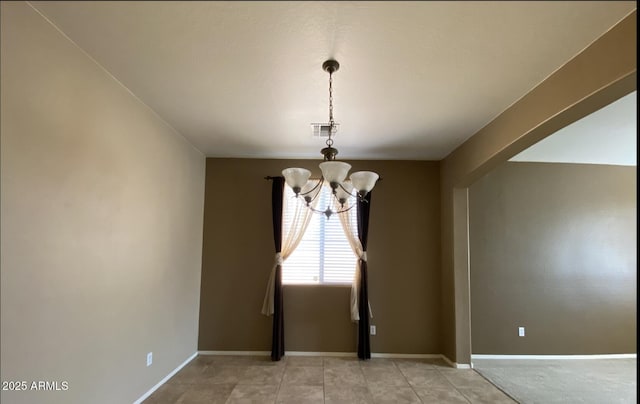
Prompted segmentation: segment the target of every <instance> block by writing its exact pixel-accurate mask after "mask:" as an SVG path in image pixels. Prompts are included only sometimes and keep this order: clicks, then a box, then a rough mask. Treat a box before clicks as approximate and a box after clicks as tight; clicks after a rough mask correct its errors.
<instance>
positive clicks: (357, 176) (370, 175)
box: [349, 171, 380, 196]
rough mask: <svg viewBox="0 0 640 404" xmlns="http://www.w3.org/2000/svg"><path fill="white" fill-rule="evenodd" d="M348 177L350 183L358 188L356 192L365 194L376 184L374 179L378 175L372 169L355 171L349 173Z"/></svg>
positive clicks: (376, 179) (376, 178)
mask: <svg viewBox="0 0 640 404" xmlns="http://www.w3.org/2000/svg"><path fill="white" fill-rule="evenodd" d="M349 178H351V183H352V184H353V187H354V188H355V189H357V190H358V193H359V194H360V195H362V196H365V195H366V194H368V193H369V192H370V191H371V190H372V189H373V187H375V186H376V181H378V178H380V176H379V175H378V174H376V173H374V172H373V171H357V172H355V173H353V174H351V176H350V177H349Z"/></svg>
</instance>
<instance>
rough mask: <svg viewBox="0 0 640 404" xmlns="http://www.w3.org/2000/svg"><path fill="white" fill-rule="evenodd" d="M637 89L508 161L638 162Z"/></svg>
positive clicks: (618, 163)
mask: <svg viewBox="0 0 640 404" xmlns="http://www.w3.org/2000/svg"><path fill="white" fill-rule="evenodd" d="M637 97H638V94H637V91H634V92H633V93H631V94H629V95H626V96H624V97H622V98H620V99H619V100H617V101H615V102H613V103H611V104H609V105H607V106H606V107H604V108H602V109H600V110H598V111H596V112H594V113H592V114H590V115H587V116H586V117H584V118H582V119H581V120H579V121H576V122H574V123H572V124H571V125H569V126H566V127H564V128H562V129H560V130H559V131H557V132H556V133H554V134H553V135H551V136H549V137H547V138H545V139H542V140H541V141H540V142H538V143H536V144H535V145H533V146H531V147H529V148H528V149H527V150H525V151H523V152H521V153H520V154H518V155H516V156H514V157H513V158H511V161H536V162H551V163H581V164H610V165H623V166H635V165H636V163H637V154H636V149H637V134H638V125H637V113H636V110H637V105H638V101H637Z"/></svg>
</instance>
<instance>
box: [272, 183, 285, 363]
mask: <svg viewBox="0 0 640 404" xmlns="http://www.w3.org/2000/svg"><path fill="white" fill-rule="evenodd" d="M283 193H284V178H283V177H275V178H273V179H272V186H271V210H272V214H273V242H274V245H275V249H276V253H280V252H282V196H283ZM283 356H284V310H283V299H282V265H278V266H277V267H276V276H275V285H274V302H273V337H272V341H271V360H273V361H279V360H280V359H282V357H283Z"/></svg>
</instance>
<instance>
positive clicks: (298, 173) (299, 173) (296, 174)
mask: <svg viewBox="0 0 640 404" xmlns="http://www.w3.org/2000/svg"><path fill="white" fill-rule="evenodd" d="M282 175H283V176H284V180H285V181H286V182H287V185H288V186H290V187H291V189H293V192H295V194H296V195H298V194H299V193H300V190H301V189H302V187H304V185H305V184H306V183H307V181H309V177H310V176H311V171H309V170H307V169H306V168H295V167H294V168H286V169H284V170H282Z"/></svg>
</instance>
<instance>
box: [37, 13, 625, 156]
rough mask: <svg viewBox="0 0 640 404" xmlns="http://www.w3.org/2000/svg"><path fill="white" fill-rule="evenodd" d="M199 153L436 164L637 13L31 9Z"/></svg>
mask: <svg viewBox="0 0 640 404" xmlns="http://www.w3.org/2000/svg"><path fill="white" fill-rule="evenodd" d="M31 4H32V5H33V6H34V7H35V8H36V9H37V10H38V11H39V12H41V13H42V14H43V15H44V16H46V17H47V18H48V19H49V20H50V21H51V22H52V23H53V24H54V25H56V26H57V27H58V28H59V29H60V30H61V31H62V32H64V33H65V34H66V35H67V36H68V37H69V38H70V39H71V40H72V41H74V42H75V43H76V44H78V45H79V46H80V47H81V48H82V49H84V50H85V51H86V52H87V53H88V54H89V55H90V56H91V57H92V58H94V59H95V60H96V61H97V62H98V63H99V64H100V65H102V66H103V67H104V68H105V69H106V70H107V71H109V72H110V73H111V74H112V75H113V76H114V77H115V78H117V79H118V80H119V81H121V82H122V83H123V84H124V85H125V86H126V87H127V88H129V89H130V90H131V91H132V92H133V93H134V94H135V95H136V96H137V97H139V98H140V99H141V100H142V101H143V102H144V103H146V104H147V105H149V106H150V107H151V108H152V109H153V110H154V111H156V113H157V114H158V115H159V116H161V117H162V118H163V119H164V120H165V121H166V122H168V123H169V124H170V125H172V126H173V127H174V128H175V129H176V130H177V131H178V132H180V133H181V134H183V135H184V136H185V137H186V138H187V139H188V140H189V141H190V142H191V143H193V144H194V145H195V146H196V147H197V148H199V149H200V150H201V151H202V152H204V153H205V154H206V155H207V156H215V157H265V158H289V157H299V158H320V154H319V150H320V149H321V148H322V147H323V146H324V142H323V140H322V139H319V138H313V137H312V136H311V131H310V127H309V124H310V123H312V122H325V121H326V120H327V116H328V111H327V109H328V93H327V91H328V90H327V86H328V75H327V73H325V72H324V71H322V69H321V65H322V62H323V61H325V60H326V59H329V58H335V59H337V60H338V61H339V62H340V64H341V68H340V70H339V71H338V72H337V73H336V74H335V76H334V86H335V91H334V98H335V110H334V111H335V117H336V120H337V121H338V122H339V123H340V131H339V133H338V135H337V136H336V139H335V140H336V143H335V146H336V147H337V148H338V149H339V150H340V156H339V157H340V158H345V159H347V158H373V159H379V158H384V159H429V160H430V159H441V158H443V157H445V156H446V155H447V154H449V153H450V152H451V151H452V150H454V149H455V148H456V147H457V146H458V145H460V144H461V143H462V142H464V141H465V140H466V139H467V138H469V137H470V136H472V135H473V134H474V133H475V132H477V131H478V130H479V129H480V128H482V127H483V126H484V125H486V124H487V123H488V122H490V121H491V120H492V119H493V118H495V117H496V116H497V115H499V114H500V113H501V112H503V111H504V110H505V109H506V108H507V107H509V106H510V105H511V104H513V103H514V102H515V101H517V100H518V99H519V98H520V97H522V96H523V95H524V94H526V93H527V92H528V91H530V90H531V89H532V88H533V87H535V86H536V85H537V84H538V83H540V82H541V81H543V80H544V79H545V78H546V77H547V76H549V75H550V74H551V73H553V72H554V71H555V70H556V69H558V68H559V67H561V66H562V65H563V64H564V63H566V62H567V61H568V60H570V59H571V58H572V57H573V56H575V55H576V54H578V53H579V52H580V51H581V50H582V49H584V48H585V47H586V46H588V45H589V44H590V43H591V42H593V41H594V40H596V39H597V38H598V37H600V36H601V35H602V34H603V33H604V32H606V31H607V30H608V29H609V28H610V27H612V26H613V25H615V24H616V23H617V22H618V21H619V20H621V19H622V18H624V17H625V16H626V15H627V14H628V13H629V12H631V11H632V10H635V8H636V2H635V1H626V2H616V1H546V2H545V1H531V2H516V1H509V2H507V1H496V2H467V1H450V2H447V1H434V2H431V1H424V2H422V1H410V2H396V1H393V2H391V1H389V2H387V1H374V2H365V1H355V2H351V1H340V2H321V1H313V2H312V1H299V2H298V1H295V2H285V1H256V2H240V1H238V2H236V1H232V2H222V1H209V2H207V1H205V2H197V1H188V2H171V1H160V2H155V1H141V2H117V1H116V2H109V1H97V2H84V1H69V2H49V1H42V2H32V3H31Z"/></svg>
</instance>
